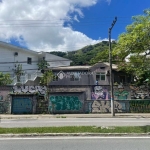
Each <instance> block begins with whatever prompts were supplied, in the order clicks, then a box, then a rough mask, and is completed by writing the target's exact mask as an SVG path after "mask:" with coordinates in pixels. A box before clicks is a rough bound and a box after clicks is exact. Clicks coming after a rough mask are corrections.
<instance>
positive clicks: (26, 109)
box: [12, 97, 33, 114]
mask: <svg viewBox="0 0 150 150" xmlns="http://www.w3.org/2000/svg"><path fill="white" fill-rule="evenodd" d="M32 108H33V104H32V99H31V98H29V97H14V98H13V99H12V114H32Z"/></svg>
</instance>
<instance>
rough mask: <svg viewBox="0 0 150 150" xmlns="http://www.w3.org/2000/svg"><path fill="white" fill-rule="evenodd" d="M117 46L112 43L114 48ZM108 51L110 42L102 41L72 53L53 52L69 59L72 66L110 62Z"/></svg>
mask: <svg viewBox="0 0 150 150" xmlns="http://www.w3.org/2000/svg"><path fill="white" fill-rule="evenodd" d="M115 45H116V42H115V41H113V42H112V47H114V46H115ZM108 49H109V42H108V41H102V42H100V43H97V44H95V45H89V46H85V47H83V48H82V49H79V50H77V51H71V52H67V53H65V52H51V53H52V54H55V55H57V56H61V57H64V58H68V59H70V60H72V61H73V62H72V63H71V65H73V66H75V65H91V64H94V63H97V62H99V61H107V62H108V61H109V60H108Z"/></svg>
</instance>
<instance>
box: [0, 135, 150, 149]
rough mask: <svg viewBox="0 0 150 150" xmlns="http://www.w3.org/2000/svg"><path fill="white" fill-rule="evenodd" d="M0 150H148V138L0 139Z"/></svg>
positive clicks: (149, 141) (149, 146)
mask: <svg viewBox="0 0 150 150" xmlns="http://www.w3.org/2000/svg"><path fill="white" fill-rule="evenodd" d="M0 143H1V144H0V149H1V150H20V149H21V150H50V149H51V150H92V149H94V150H149V148H150V137H47V138H42V137H41V138H15V139H13V138H9V139H7V138H0Z"/></svg>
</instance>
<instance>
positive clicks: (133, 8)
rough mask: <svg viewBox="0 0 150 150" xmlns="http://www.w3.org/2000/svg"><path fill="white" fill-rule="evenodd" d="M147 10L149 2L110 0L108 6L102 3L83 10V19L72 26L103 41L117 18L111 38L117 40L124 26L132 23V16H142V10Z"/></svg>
mask: <svg viewBox="0 0 150 150" xmlns="http://www.w3.org/2000/svg"><path fill="white" fill-rule="evenodd" d="M147 8H150V0H111V3H110V4H109V5H108V4H107V3H105V2H104V1H102V2H98V3H97V4H96V5H95V6H93V7H90V8H85V9H84V10H83V13H84V16H85V17H84V18H82V19H80V22H79V23H77V22H76V23H73V24H72V26H73V29H74V30H77V31H80V32H83V33H84V34H86V35H87V36H88V37H90V38H92V39H95V40H96V39H98V38H101V39H104V38H107V37H108V28H109V27H110V26H111V23H112V21H113V20H114V18H115V16H117V18H118V20H117V22H116V24H115V26H114V28H113V30H112V38H113V39H118V36H119V35H120V34H121V33H123V32H125V28H126V26H127V25H129V24H131V23H132V16H136V15H141V14H142V15H143V10H144V9H147ZM90 22H93V23H91V24H90Z"/></svg>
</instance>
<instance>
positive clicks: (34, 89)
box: [12, 86, 47, 95]
mask: <svg viewBox="0 0 150 150" xmlns="http://www.w3.org/2000/svg"><path fill="white" fill-rule="evenodd" d="M46 91H47V88H46V86H13V87H12V93H13V94H28V93H29V94H36V93H39V94H41V95H44V94H46Z"/></svg>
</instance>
